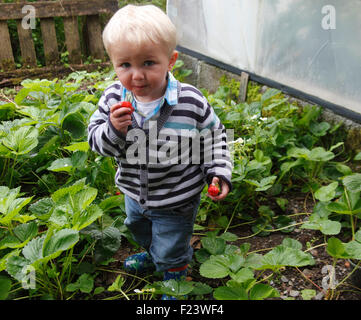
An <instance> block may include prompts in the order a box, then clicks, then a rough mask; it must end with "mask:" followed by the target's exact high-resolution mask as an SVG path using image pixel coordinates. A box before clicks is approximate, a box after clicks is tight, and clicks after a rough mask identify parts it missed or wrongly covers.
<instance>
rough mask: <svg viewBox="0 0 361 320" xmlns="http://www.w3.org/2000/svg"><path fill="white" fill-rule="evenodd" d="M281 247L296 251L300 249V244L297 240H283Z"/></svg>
mask: <svg viewBox="0 0 361 320" xmlns="http://www.w3.org/2000/svg"><path fill="white" fill-rule="evenodd" d="M282 245H283V246H285V247H288V248H292V249H296V250H301V249H302V243H301V242H299V241H298V240H296V239H292V238H285V239H283V241H282Z"/></svg>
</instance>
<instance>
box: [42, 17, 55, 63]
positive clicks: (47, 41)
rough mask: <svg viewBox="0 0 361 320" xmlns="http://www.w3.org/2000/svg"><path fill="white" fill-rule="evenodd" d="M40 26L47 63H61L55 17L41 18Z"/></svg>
mask: <svg viewBox="0 0 361 320" xmlns="http://www.w3.org/2000/svg"><path fill="white" fill-rule="evenodd" d="M40 28H41V36H42V38H43V44H44V56H45V63H46V65H47V66H49V65H53V64H57V63H59V52H58V43H57V41H56V32H55V23H54V19H52V18H44V19H41V20H40Z"/></svg>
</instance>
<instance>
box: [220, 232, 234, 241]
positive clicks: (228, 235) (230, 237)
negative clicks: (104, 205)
mask: <svg viewBox="0 0 361 320" xmlns="http://www.w3.org/2000/svg"><path fill="white" fill-rule="evenodd" d="M220 238H221V239H223V240H226V241H236V240H237V239H238V236H237V235H235V234H234V233H231V232H228V231H227V232H224V233H222V234H221V235H220Z"/></svg>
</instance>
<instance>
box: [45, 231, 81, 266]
mask: <svg viewBox="0 0 361 320" xmlns="http://www.w3.org/2000/svg"><path fill="white" fill-rule="evenodd" d="M78 241H79V232H78V231H76V230H73V229H62V230H60V231H58V232H56V233H54V235H53V236H52V237H51V238H50V239H49V240H48V241H47V242H45V243H44V246H43V250H42V254H43V257H49V258H52V259H53V258H56V257H57V256H58V255H59V254H60V253H61V252H62V251H65V250H68V249H70V248H71V247H73V246H74V245H75V244H76V243H77V242H78Z"/></svg>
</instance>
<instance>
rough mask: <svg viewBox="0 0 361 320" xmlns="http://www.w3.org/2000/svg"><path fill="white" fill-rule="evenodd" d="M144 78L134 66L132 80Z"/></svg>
mask: <svg viewBox="0 0 361 320" xmlns="http://www.w3.org/2000/svg"><path fill="white" fill-rule="evenodd" d="M143 79H144V73H143V71H142V70H141V69H139V68H135V69H134V70H133V80H143Z"/></svg>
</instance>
